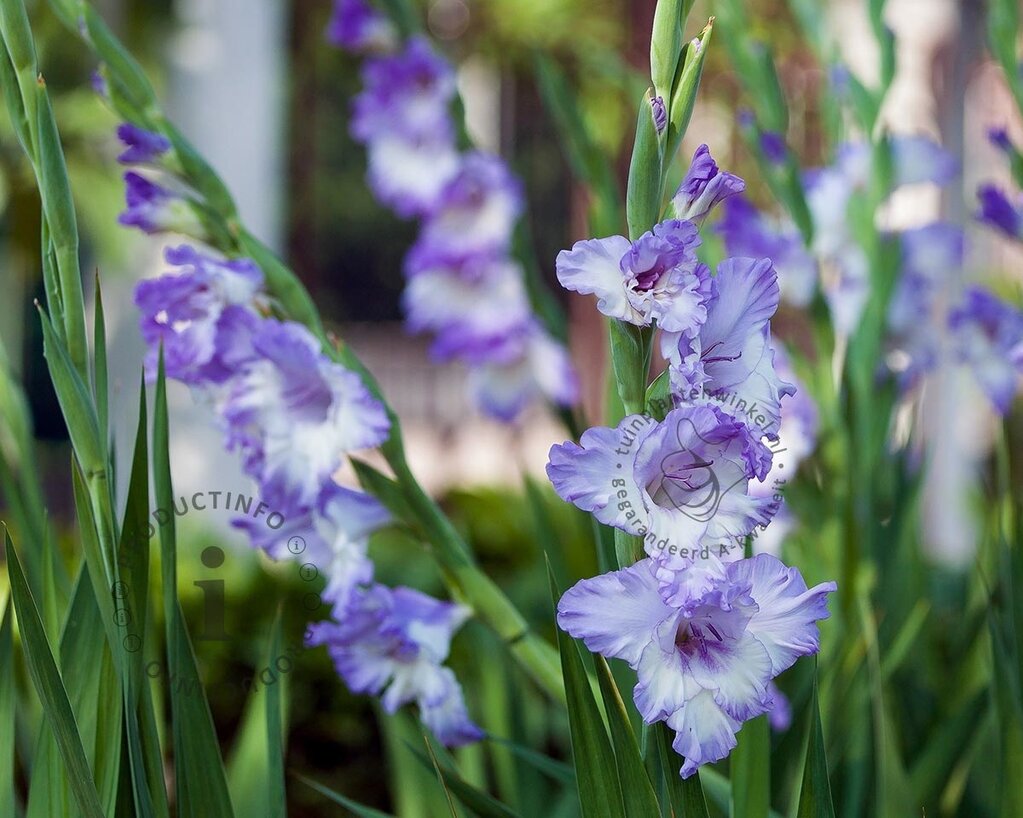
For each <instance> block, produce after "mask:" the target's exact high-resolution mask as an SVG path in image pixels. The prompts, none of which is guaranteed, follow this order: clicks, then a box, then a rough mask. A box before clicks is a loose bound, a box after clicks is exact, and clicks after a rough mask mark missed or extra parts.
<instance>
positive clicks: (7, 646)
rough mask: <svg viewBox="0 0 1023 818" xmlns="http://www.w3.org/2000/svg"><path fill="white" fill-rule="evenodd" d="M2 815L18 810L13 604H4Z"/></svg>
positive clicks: (0, 634) (0, 625)
mask: <svg viewBox="0 0 1023 818" xmlns="http://www.w3.org/2000/svg"><path fill="white" fill-rule="evenodd" d="M0 610H2V611H3V617H2V618H0V668H4V671H3V672H2V673H0V815H11V816H13V815H15V812H14V708H15V702H16V699H15V694H14V637H13V634H12V628H11V607H10V605H8V604H7V600H6V599H4V600H3V602H2V603H0Z"/></svg>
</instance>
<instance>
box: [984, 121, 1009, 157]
mask: <svg viewBox="0 0 1023 818" xmlns="http://www.w3.org/2000/svg"><path fill="white" fill-rule="evenodd" d="M987 138H988V141H989V142H991V144H992V145H994V146H995V147H996V148H998V149H999V150H1002V151H1005V153H1011V152H1012V150H1013V148H1012V140H1011V139H1009V131H1008V129H1007V128H1005V127H996V128H990V129H989V130H988V132H987Z"/></svg>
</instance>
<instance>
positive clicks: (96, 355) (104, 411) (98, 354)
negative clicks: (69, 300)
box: [92, 273, 110, 443]
mask: <svg viewBox="0 0 1023 818" xmlns="http://www.w3.org/2000/svg"><path fill="white" fill-rule="evenodd" d="M94 321H95V326H94V327H93V342H92V350H93V369H92V391H93V394H94V395H95V397H96V416H97V421H98V423H99V433H100V435H101V439H102V441H103V442H104V443H106V440H107V436H108V435H109V434H110V425H109V408H108V404H109V398H110V387H109V377H108V373H107V322H106V314H105V313H104V311H103V290H102V288H101V287H100V283H99V274H98V273H97V275H96V306H95V315H94Z"/></svg>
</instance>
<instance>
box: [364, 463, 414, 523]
mask: <svg viewBox="0 0 1023 818" xmlns="http://www.w3.org/2000/svg"><path fill="white" fill-rule="evenodd" d="M349 460H350V462H351V464H352V468H353V469H354V470H355V476H356V477H357V478H358V480H359V484H360V485H361V486H362V487H363V489H365V490H366V491H367V492H369V493H370V494H372V495H373V496H374V497H376V498H377V499H378V500H379V501H380V502H381V503H383V504H384V506H386V507H387V510H388V511H390V512H391V514H393V515H394V517H395V519H397V520H401V521H402V522H404V523H406V524H407V525H410V526H413V527H416V515H415V512H414V511H413V510H412V508H411V507H410V506H409V504H408V500H406V499H405V495H404V494H403V493H402V490H401V486H399V485H398V484H397V483H396V482H395V481H394V480H392V479H391V478H390V477H388V476H387V475H386V474H384V473H383V472H381V471H379V470H378V469H375V468H373V466H371V465H369V463H365V462H363V461H361V460H357V459H356V458H354V457H352V458H349Z"/></svg>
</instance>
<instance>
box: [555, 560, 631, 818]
mask: <svg viewBox="0 0 1023 818" xmlns="http://www.w3.org/2000/svg"><path fill="white" fill-rule="evenodd" d="M548 574H549V576H550V583H551V596H552V597H553V599H554V602H555V605H556V604H557V600H558V599H559V598H560V596H561V593H560V591H559V590H558V587H557V585H556V583H555V580H554V575H553V574H552V573H550V565H548ZM557 631H558V649H559V651H560V653H561V671H562V674H563V675H564V677H565V690H566V693H567V695H568V723H569V728H570V731H571V735H572V760H573V762H574V764H575V773H576V784H577V786H578V788H579V803H580V805H581V807H582V814H583V818H591V816H592V817H593V818H598V817H599V818H603V816H607V818H615V817H616V816H620V815H622V814H623V810H624V808H625V807H624V802H623V799H622V791H621V787H620V785H619V783H618V769H617V766H616V764H615V756H614V752H613V750H612V749H611V744H610V741H609V739H608V735H607V730H605V729H604V718H603V716H602V715H601V713H600V708H599V707H598V706H597V701H596V699H594V698H593V690H592V689H591V688H590V682H589V679H588V678H587V675H586V668H585V667H584V665H583V660H582V656H580V655H579V649H578V648H577V647H576V644H575V641H574V640H573V639H572V637H570V636H569V635H568V634H566V633H565V632H564V631H563V630H561V628H558V629H557Z"/></svg>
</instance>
